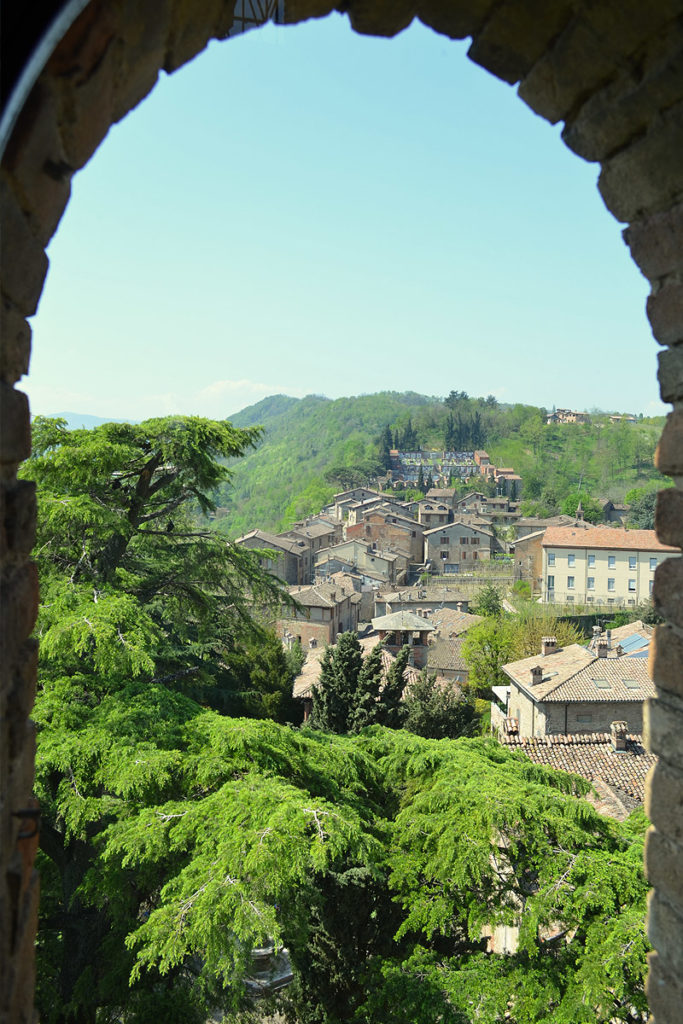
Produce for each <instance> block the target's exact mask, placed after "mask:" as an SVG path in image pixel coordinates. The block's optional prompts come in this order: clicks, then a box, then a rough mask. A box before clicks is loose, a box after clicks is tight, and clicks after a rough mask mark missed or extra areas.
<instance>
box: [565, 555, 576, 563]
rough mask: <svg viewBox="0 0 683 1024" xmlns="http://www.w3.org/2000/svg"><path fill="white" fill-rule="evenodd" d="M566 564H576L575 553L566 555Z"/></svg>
mask: <svg viewBox="0 0 683 1024" xmlns="http://www.w3.org/2000/svg"><path fill="white" fill-rule="evenodd" d="M567 565H576V555H567Z"/></svg>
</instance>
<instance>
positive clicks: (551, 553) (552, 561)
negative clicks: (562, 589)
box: [548, 551, 555, 565]
mask: <svg viewBox="0 0 683 1024" xmlns="http://www.w3.org/2000/svg"><path fill="white" fill-rule="evenodd" d="M548 565H555V552H554V551H549V552H548Z"/></svg>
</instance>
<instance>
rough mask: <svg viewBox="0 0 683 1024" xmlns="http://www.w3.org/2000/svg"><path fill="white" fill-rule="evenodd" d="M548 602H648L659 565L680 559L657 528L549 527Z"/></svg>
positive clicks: (545, 593)
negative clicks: (657, 533)
mask: <svg viewBox="0 0 683 1024" xmlns="http://www.w3.org/2000/svg"><path fill="white" fill-rule="evenodd" d="M542 550H543V581H544V582H543V600H544V602H546V603H548V604H581V605H591V604H592V605H599V606H605V607H607V608H609V607H612V606H616V607H620V606H621V607H623V606H625V607H628V606H629V605H633V606H634V605H637V604H640V603H641V602H643V601H648V600H649V599H650V597H651V594H652V588H653V584H654V574H655V570H656V568H657V566H658V565H659V564H660V562H663V561H664V559H665V558H669V557H671V556H680V551H679V550H678V549H677V548H672V547H668V546H667V545H666V544H662V543H661V542H660V541H658V540H657V537H656V535H655V531H654V530H623V529H618V528H616V527H610V526H594V527H592V528H590V529H581V528H578V527H567V526H564V527H563V526H551V527H549V528H548V529H547V530H546V531H545V535H544V537H543V540H542Z"/></svg>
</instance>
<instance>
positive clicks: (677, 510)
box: [655, 487, 683, 547]
mask: <svg viewBox="0 0 683 1024" xmlns="http://www.w3.org/2000/svg"><path fill="white" fill-rule="evenodd" d="M655 530H656V531H657V536H658V537H659V539H660V540H661V542H662V544H671V545H675V546H676V547H682V546H683V491H681V490H679V489H678V487H667V488H666V489H665V490H663V491H658V492H657V504H656V505H655Z"/></svg>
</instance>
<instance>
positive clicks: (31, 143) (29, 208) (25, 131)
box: [3, 80, 73, 245]
mask: <svg viewBox="0 0 683 1024" xmlns="http://www.w3.org/2000/svg"><path fill="white" fill-rule="evenodd" d="M58 116H59V115H58V107H57V97H56V95H55V94H54V92H52V91H51V90H50V88H49V87H48V86H46V84H45V83H44V82H43V81H41V80H38V81H37V82H36V84H35V85H34V87H33V89H32V90H31V94H30V96H29V98H28V100H27V101H26V103H25V104H24V107H23V108H22V111H21V114H20V115H19V118H18V119H17V123H16V125H15V127H14V131H13V132H12V137H11V139H10V141H9V143H8V144H7V149H6V151H5V155H4V158H3V167H4V168H5V170H6V171H7V172H8V173H9V175H10V177H11V180H12V181H13V183H14V186H15V194H16V196H17V198H18V200H19V205H20V206H21V208H22V209H23V210H25V211H26V213H27V216H28V220H29V223H30V225H31V230H32V231H33V233H34V234H35V236H36V237H37V238H38V240H39V241H40V242H41V243H42V244H43V245H47V243H48V242H49V241H50V239H51V238H52V236H53V234H54V233H55V231H56V230H57V225H58V224H59V221H60V219H61V216H62V214H63V213H64V209H65V207H66V204H67V203H68V201H69V196H70V194H71V175H72V173H73V168H71V167H70V166H69V163H68V161H67V158H66V154H65V152H64V147H63V145H62V140H61V137H60V134H59V128H58Z"/></svg>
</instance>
